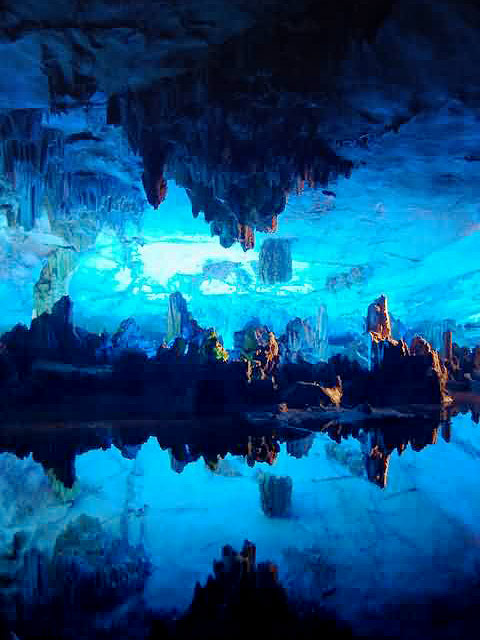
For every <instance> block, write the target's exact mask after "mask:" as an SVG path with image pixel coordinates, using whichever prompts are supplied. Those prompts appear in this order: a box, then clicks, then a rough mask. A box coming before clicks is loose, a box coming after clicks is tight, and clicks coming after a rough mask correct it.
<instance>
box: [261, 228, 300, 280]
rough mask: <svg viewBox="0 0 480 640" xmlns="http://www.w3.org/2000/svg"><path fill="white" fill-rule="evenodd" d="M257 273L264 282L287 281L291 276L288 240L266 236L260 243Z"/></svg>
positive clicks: (290, 254)
mask: <svg viewBox="0 0 480 640" xmlns="http://www.w3.org/2000/svg"><path fill="white" fill-rule="evenodd" d="M258 275H259V277H260V280H261V282H263V283H264V284H276V283H278V282H288V281H289V280H291V278H292V252H291V249H290V240H289V239H286V238H268V239H267V240H264V241H263V243H262V247H261V249H260V255H259V263H258Z"/></svg>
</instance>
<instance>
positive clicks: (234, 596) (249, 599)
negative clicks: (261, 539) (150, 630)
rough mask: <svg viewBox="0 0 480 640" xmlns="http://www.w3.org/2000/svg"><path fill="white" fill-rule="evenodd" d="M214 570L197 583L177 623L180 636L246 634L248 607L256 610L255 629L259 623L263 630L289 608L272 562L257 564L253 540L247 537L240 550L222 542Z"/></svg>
mask: <svg viewBox="0 0 480 640" xmlns="http://www.w3.org/2000/svg"><path fill="white" fill-rule="evenodd" d="M213 573H214V575H213V576H209V578H208V580H207V582H206V584H205V586H203V587H202V586H200V584H198V583H197V585H196V587H195V592H194V596H193V600H192V604H191V606H190V608H189V610H188V611H187V613H186V614H185V616H184V618H183V619H182V620H181V621H180V623H179V630H180V631H181V632H183V633H184V634H185V635H183V636H182V637H189V638H203V637H207V636H209V637H212V633H213V637H224V634H227V635H228V634H231V633H233V635H234V637H236V638H240V637H248V635H249V634H251V622H252V620H251V618H250V616H248V615H245V614H246V612H249V611H255V612H256V614H255V629H256V632H258V631H259V627H260V628H261V629H262V630H264V631H265V632H266V633H268V632H269V631H272V629H275V628H277V624H278V623H277V622H276V619H277V618H278V616H281V617H284V616H285V611H286V610H288V600H287V594H286V591H285V590H284V588H283V587H282V586H281V585H280V583H279V582H278V578H277V575H278V572H277V568H276V566H275V565H273V564H270V563H264V564H261V563H260V564H256V549H255V545H254V544H252V543H251V542H248V541H247V540H246V541H245V543H244V545H243V549H242V551H241V552H240V553H237V552H235V551H234V550H233V549H232V547H230V546H225V547H224V548H223V550H222V558H221V560H220V561H217V562H214V565H213ZM212 622H213V624H214V627H213V629H212V628H211V625H212ZM243 634H245V635H243ZM255 635H257V634H255Z"/></svg>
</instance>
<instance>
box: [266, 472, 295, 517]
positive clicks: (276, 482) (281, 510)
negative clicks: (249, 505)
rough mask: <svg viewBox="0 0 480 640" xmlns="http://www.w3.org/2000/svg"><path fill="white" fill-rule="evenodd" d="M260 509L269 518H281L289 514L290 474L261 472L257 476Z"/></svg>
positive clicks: (290, 500)
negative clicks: (277, 474) (280, 474)
mask: <svg viewBox="0 0 480 640" xmlns="http://www.w3.org/2000/svg"><path fill="white" fill-rule="evenodd" d="M258 485H259V487H260V502H261V505H262V511H263V513H264V514H265V515H267V516H268V517H269V518H282V517H286V516H288V515H289V514H290V510H291V506H292V488H293V482H292V479H291V478H290V476H275V475H273V474H271V473H263V472H262V473H261V474H260V476H259V478H258Z"/></svg>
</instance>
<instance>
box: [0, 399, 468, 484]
mask: <svg viewBox="0 0 480 640" xmlns="http://www.w3.org/2000/svg"><path fill="white" fill-rule="evenodd" d="M469 412H470V413H471V420H472V422H473V423H474V424H478V422H479V417H480V413H479V407H478V405H475V404H470V405H469V404H467V403H465V404H462V405H456V406H455V407H454V408H453V409H450V410H449V413H448V415H446V414H445V413H442V414H438V415H434V416H432V415H430V416H426V417H424V418H423V419H419V418H415V419H399V418H398V417H392V418H391V419H382V420H381V421H379V420H372V421H364V422H355V423H350V424H342V423H341V422H340V421H338V420H333V421H329V422H327V423H326V424H319V425H318V428H317V429H316V430H315V431H316V432H320V433H323V434H327V435H328V436H329V438H330V439H331V440H332V441H333V443H336V444H337V445H340V444H341V443H342V442H343V441H345V440H348V439H349V438H354V439H355V440H357V441H358V442H359V443H360V451H357V452H356V455H355V456H354V457H352V454H351V453H347V452H346V451H345V450H344V449H342V448H341V447H336V446H335V445H334V444H333V443H332V444H330V445H327V447H326V450H327V455H328V456H329V457H330V458H331V459H333V460H337V461H338V462H339V463H340V464H343V465H344V466H345V467H347V468H348V470H349V471H350V472H351V473H352V474H353V475H356V476H359V477H360V476H366V477H367V478H368V479H369V480H370V481H371V482H372V483H374V484H376V485H377V486H379V487H381V488H385V487H386V486H387V483H388V470H389V464H390V458H391V455H392V453H393V452H394V451H397V453H398V454H399V455H401V454H402V453H403V452H404V451H405V450H406V448H407V447H409V446H410V448H411V449H412V450H413V451H416V452H419V451H422V449H424V448H425V447H427V446H429V445H434V444H435V443H436V442H437V440H438V438H439V435H440V436H441V438H442V439H443V440H444V441H445V442H450V438H451V421H452V417H455V416H456V415H459V414H463V415H465V414H468V413H469ZM253 430H254V429H253V428H252V426H251V425H248V427H246V426H245V425H244V424H242V423H238V424H233V423H230V422H229V423H228V424H224V421H222V420H217V421H215V420H211V421H208V420H207V421H200V422H199V421H192V420H177V421H172V420H171V421H154V420H151V421H148V420H144V421H128V420H123V421H112V422H94V423H78V424H72V423H69V424H66V425H65V424H61V425H55V424H47V425H44V424H42V425H35V426H25V425H24V426H22V427H19V426H18V425H12V426H8V425H4V427H3V428H2V430H0V453H1V452H9V453H13V454H15V455H16V456H17V457H19V458H25V457H26V456H28V455H30V454H31V455H32V458H33V460H35V461H36V462H39V463H40V464H41V465H42V467H43V468H44V469H45V471H46V472H47V473H49V474H53V476H54V477H55V479H56V480H58V481H59V482H61V483H62V484H63V485H64V486H65V487H66V488H72V487H73V485H74V483H75V478H76V472H75V459H76V457H77V456H80V455H82V454H84V453H86V452H88V451H92V450H98V449H100V450H104V451H105V450H107V449H108V448H109V447H112V446H114V447H116V448H117V449H118V450H119V451H120V452H121V454H122V456H123V457H124V458H126V459H129V460H133V459H135V458H136V456H137V455H138V453H139V451H140V449H141V447H142V445H143V444H145V443H146V442H147V440H148V439H149V438H150V437H154V438H156V439H157V441H158V443H159V445H160V447H161V449H163V450H168V452H169V455H170V463H171V468H172V470H173V471H175V472H176V473H182V471H183V470H184V469H185V467H186V466H187V465H188V464H191V463H194V462H196V461H197V460H199V459H201V458H203V460H204V461H205V463H206V465H207V466H208V467H209V468H210V469H211V470H212V471H214V470H215V469H216V468H217V467H218V464H219V461H221V460H222V459H224V458H225V457H226V456H227V455H228V454H231V455H232V456H241V457H243V458H244V459H245V461H246V463H247V464H248V466H250V467H253V466H255V464H256V463H266V464H268V465H274V464H275V462H276V460H277V458H278V455H279V453H280V450H281V447H280V445H281V443H286V449H285V451H286V453H287V454H288V455H289V456H292V457H294V458H302V457H303V456H306V455H308V452H309V451H310V449H311V447H312V444H313V442H314V438H315V432H314V431H310V430H307V429H298V428H291V427H284V428H282V427H268V425H266V424H263V425H262V426H260V427H258V429H256V431H257V432H256V433H252V432H253Z"/></svg>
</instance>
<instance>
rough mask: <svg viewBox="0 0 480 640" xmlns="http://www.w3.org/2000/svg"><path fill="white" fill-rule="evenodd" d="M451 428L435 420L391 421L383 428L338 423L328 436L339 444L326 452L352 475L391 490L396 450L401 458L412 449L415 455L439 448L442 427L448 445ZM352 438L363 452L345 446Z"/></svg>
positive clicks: (328, 445) (330, 445)
mask: <svg viewBox="0 0 480 640" xmlns="http://www.w3.org/2000/svg"><path fill="white" fill-rule="evenodd" d="M447 425H448V423H439V422H438V421H433V420H431V421H429V420H423V421H422V422H419V421H418V420H403V421H398V422H393V421H391V422H389V421H388V420H387V419H386V420H384V421H383V424H382V426H381V427H368V428H366V426H362V425H361V424H360V425H357V426H352V425H350V426H348V425H340V424H338V423H335V424H331V425H330V426H329V427H328V429H327V433H328V435H329V436H330V438H332V440H334V441H335V443H336V444H333V443H327V445H326V447H325V450H326V454H327V456H328V457H329V458H331V459H334V460H336V461H337V462H339V463H340V464H342V465H344V466H346V467H347V468H348V469H349V471H350V473H352V475H354V476H359V477H360V476H362V475H364V474H366V476H367V478H368V479H369V480H370V481H371V482H373V483H374V484H376V485H378V486H379V487H380V488H382V489H383V488H385V487H386V486H387V481H388V467H389V462H390V456H391V454H392V452H393V451H395V450H396V451H397V452H398V454H399V455H400V454H401V453H402V452H403V451H405V449H406V448H407V446H408V445H410V446H411V448H412V449H413V450H414V451H421V450H422V449H424V448H425V447H426V446H428V445H432V444H435V443H436V442H437V438H438V430H439V429H440V427H441V428H442V436H443V437H444V440H445V441H446V442H448V441H449V437H448V428H447ZM349 437H353V438H355V439H356V440H359V441H360V444H361V451H356V450H354V449H351V448H349V447H345V446H344V444H343V440H344V439H346V438H349Z"/></svg>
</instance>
